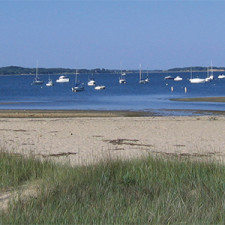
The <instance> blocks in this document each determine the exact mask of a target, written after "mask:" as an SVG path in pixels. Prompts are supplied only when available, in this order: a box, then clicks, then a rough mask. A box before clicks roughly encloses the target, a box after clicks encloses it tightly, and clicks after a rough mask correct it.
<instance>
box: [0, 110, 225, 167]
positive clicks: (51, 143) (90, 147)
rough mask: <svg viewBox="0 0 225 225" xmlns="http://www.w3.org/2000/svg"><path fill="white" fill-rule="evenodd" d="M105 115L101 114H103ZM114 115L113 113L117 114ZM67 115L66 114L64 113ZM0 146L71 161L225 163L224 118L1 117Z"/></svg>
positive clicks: (118, 116) (23, 152) (14, 150)
mask: <svg viewBox="0 0 225 225" xmlns="http://www.w3.org/2000/svg"><path fill="white" fill-rule="evenodd" d="M104 115H105V114H104ZM116 115H117V116H116ZM67 116H68V115H67ZM0 135H1V142H0V145H1V148H3V149H6V150H7V151H12V152H15V153H18V154H30V153H32V154H35V155H37V156H40V157H42V158H49V159H54V160H57V161H60V162H66V163H70V164H71V165H83V164H89V163H95V162H98V161H99V160H102V159H105V158H109V159H112V158H113V159H114V158H118V157H119V158H122V159H129V158H136V157H142V156H145V155H148V154H149V153H151V154H157V155H165V156H170V155H177V156H180V157H186V156H190V157H195V158H203V159H205V158H212V159H216V160H219V161H222V162H225V147H224V146H225V138H224V137H225V117H223V116H200V117H195V116H192V117H157V116H151V117H135V116H134V117H128V116H124V115H121V114H115V115H114V116H112V115H111V116H109V115H108V116H107V115H105V116H102V114H101V115H100V114H98V113H97V114H95V116H91V114H88V116H87V115H86V116H83V117H82V116H80V117H67V118H65V117H62V116H61V117H60V116H59V115H58V116H57V114H55V115H54V116H51V117H45V118H44V116H42V117H41V116H39V117H38V116H37V117H36V118H30V117H24V118H9V117H8V118H5V117H1V118H0Z"/></svg>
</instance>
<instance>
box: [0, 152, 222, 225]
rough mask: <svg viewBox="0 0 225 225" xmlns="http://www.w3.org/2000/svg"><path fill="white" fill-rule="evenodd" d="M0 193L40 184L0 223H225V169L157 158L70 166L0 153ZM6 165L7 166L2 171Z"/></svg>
mask: <svg viewBox="0 0 225 225" xmlns="http://www.w3.org/2000/svg"><path fill="white" fill-rule="evenodd" d="M0 154H1V155H0V165H1V170H0V175H1V176H0V177H1V191H5V190H7V189H12V188H17V187H18V186H19V185H22V184H24V183H28V182H30V183H32V182H35V180H39V181H41V182H40V191H39V193H38V196H37V197H30V198H29V199H26V200H23V199H20V200H19V201H16V202H14V203H13V204H11V205H10V208H9V209H8V210H7V211H2V212H1V215H0V224H107V225H108V224H224V221H225V213H224V207H225V194H224V190H225V182H224V181H225V166H224V165H222V164H218V163H212V162H194V161H191V160H190V159H183V160H178V158H173V159H163V158H153V157H151V156H149V157H147V158H145V159H137V160H131V161H121V160H116V161H111V160H106V161H104V162H101V163H99V164H97V165H90V166H82V167H74V168H72V167H70V166H66V165H56V164H54V163H51V162H46V161H44V162H41V161H39V160H36V159H34V158H32V157H28V158H22V157H18V156H15V155H10V154H7V153H4V152H2V153H0ZM2 165H3V166H2Z"/></svg>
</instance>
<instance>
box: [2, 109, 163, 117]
mask: <svg viewBox="0 0 225 225" xmlns="http://www.w3.org/2000/svg"><path fill="white" fill-rule="evenodd" d="M148 116H150V117H151V116H159V115H158V114H156V113H154V112H145V111H128V110H124V111H123V110H120V111H115V110H114V111H113V110H109V111H107V110H44V109H43V110H36V109H35V110H33V109H31V110H30V109H29V110H23V109H1V110H0V118H77V117H148Z"/></svg>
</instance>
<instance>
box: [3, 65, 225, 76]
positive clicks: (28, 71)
mask: <svg viewBox="0 0 225 225" xmlns="http://www.w3.org/2000/svg"><path fill="white" fill-rule="evenodd" d="M191 69H192V71H193V72H206V71H207V67H200V66H194V67H183V68H173V69H167V70H160V69H152V70H148V72H149V73H179V72H190V71H191ZM211 70H212V71H214V72H221V73H222V72H225V67H213V68H212V69H211ZM138 71H139V70H129V69H124V70H123V72H126V73H137V72H138ZM142 71H143V72H147V70H146V69H144V68H143V70H142ZM75 72H76V69H70V68H38V73H39V74H40V75H41V74H74V73H75ZM78 72H79V73H81V74H85V73H93V74H98V73H103V74H104V73H115V74H118V73H121V70H120V69H104V68H95V69H78ZM35 73H36V68H24V67H20V66H6V67H0V75H34V74H35Z"/></svg>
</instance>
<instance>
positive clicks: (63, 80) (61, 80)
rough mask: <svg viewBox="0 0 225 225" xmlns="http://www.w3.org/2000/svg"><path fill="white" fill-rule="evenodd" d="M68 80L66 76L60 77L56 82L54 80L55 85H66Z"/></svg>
mask: <svg viewBox="0 0 225 225" xmlns="http://www.w3.org/2000/svg"><path fill="white" fill-rule="evenodd" d="M69 81H70V79H69V78H68V77H66V76H60V77H59V79H58V80H56V82H57V83H66V82H69Z"/></svg>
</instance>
